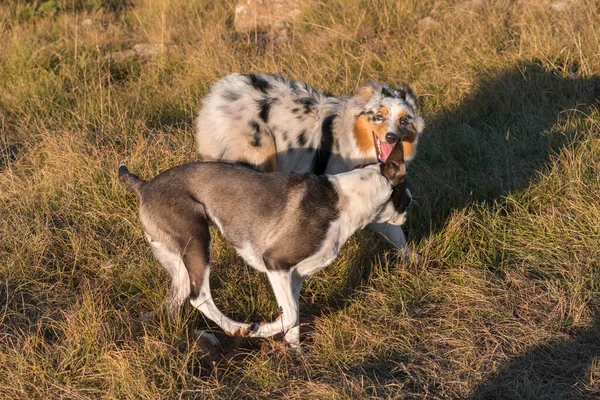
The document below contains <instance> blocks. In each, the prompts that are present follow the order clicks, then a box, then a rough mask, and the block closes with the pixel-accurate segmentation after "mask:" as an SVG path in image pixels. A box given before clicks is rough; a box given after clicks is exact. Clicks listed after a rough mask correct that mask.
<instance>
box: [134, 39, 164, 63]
mask: <svg viewBox="0 0 600 400" xmlns="http://www.w3.org/2000/svg"><path fill="white" fill-rule="evenodd" d="M165 51H166V47H165V46H164V45H162V44H160V43H140V44H136V45H135V46H133V52H134V53H135V55H136V56H138V57H139V58H141V59H142V60H150V59H152V58H154V57H156V56H157V55H159V54H162V53H164V52H165Z"/></svg>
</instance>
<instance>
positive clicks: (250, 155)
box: [196, 74, 425, 249]
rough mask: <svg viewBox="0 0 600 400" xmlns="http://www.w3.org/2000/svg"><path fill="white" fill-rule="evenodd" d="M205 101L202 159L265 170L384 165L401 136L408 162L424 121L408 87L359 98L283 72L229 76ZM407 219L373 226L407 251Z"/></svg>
mask: <svg viewBox="0 0 600 400" xmlns="http://www.w3.org/2000/svg"><path fill="white" fill-rule="evenodd" d="M203 103H204V104H203V106H202V108H201V109H200V112H199V114H198V117H197V119H196V140H197V143H198V151H199V152H200V155H201V157H202V158H203V160H205V161H218V160H220V161H227V162H241V163H246V164H249V165H251V166H253V167H255V168H257V169H259V170H262V171H267V172H272V171H285V172H297V173H306V172H311V173H316V174H336V173H340V172H346V171H349V170H351V169H353V168H354V167H356V166H357V165H361V164H370V163H375V162H377V161H378V160H379V161H382V162H385V161H386V159H387V157H388V156H389V155H390V153H391V151H392V149H393V147H394V144H395V143H396V142H397V141H398V140H401V141H402V144H403V149H404V159H405V160H406V161H407V162H408V161H410V160H411V159H412V158H413V157H414V156H415V151H416V145H417V142H418V139H419V135H420V134H421V132H422V131H423V128H424V126H425V124H424V122H423V119H422V118H421V117H420V116H419V114H418V110H417V108H418V98H417V96H416V94H415V93H414V91H413V90H412V89H411V88H410V86H408V85H407V84H402V85H401V86H400V87H398V88H391V87H390V86H388V85H385V84H383V83H380V82H369V83H366V84H364V85H361V86H360V87H358V89H357V91H356V93H355V94H354V96H350V97H341V98H338V97H333V96H330V95H328V94H325V93H322V92H319V91H318V90H316V89H315V88H313V87H311V86H309V85H308V84H306V83H302V82H296V81H293V80H289V79H285V78H282V77H279V76H273V75H260V74H230V75H227V76H225V77H224V78H222V79H221V80H219V81H218V82H217V83H215V84H214V85H213V87H212V88H211V90H210V92H209V93H208V94H207V95H206V96H205V97H204V100H203ZM403 197H404V198H406V197H407V196H403ZM408 197H409V198H410V196H408ZM405 219H406V216H405V213H404V212H403V213H398V214H397V215H396V216H394V217H393V218H392V219H391V220H390V221H388V222H387V223H381V224H374V225H372V226H371V228H372V229H374V230H375V231H378V232H381V233H382V234H383V235H384V236H385V237H386V238H388V239H389V240H390V241H391V242H392V243H393V244H394V245H395V246H396V247H397V248H399V249H404V246H405V245H406V240H405V237H404V233H403V232H402V229H401V227H400V225H401V224H402V223H404V221H405Z"/></svg>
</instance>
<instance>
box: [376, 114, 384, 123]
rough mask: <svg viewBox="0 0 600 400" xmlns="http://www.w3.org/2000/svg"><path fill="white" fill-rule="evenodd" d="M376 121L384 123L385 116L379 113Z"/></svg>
mask: <svg viewBox="0 0 600 400" xmlns="http://www.w3.org/2000/svg"><path fill="white" fill-rule="evenodd" d="M375 121H377V122H383V121H385V117H384V116H383V114H382V113H377V115H375Z"/></svg>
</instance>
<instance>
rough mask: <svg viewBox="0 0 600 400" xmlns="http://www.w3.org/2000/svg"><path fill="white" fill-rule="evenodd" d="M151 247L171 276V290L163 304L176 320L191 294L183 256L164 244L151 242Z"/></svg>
mask: <svg viewBox="0 0 600 400" xmlns="http://www.w3.org/2000/svg"><path fill="white" fill-rule="evenodd" d="M150 246H151V248H152V252H153V253H154V256H155V257H156V259H157V260H158V261H159V262H160V264H161V265H162V266H163V268H165V269H166V270H167V272H168V273H169V275H170V276H171V288H170V290H169V294H168V295H167V298H166V299H165V301H164V302H163V306H164V307H165V308H166V309H167V311H168V312H169V315H170V316H171V317H172V318H173V319H175V318H176V317H177V310H178V309H179V306H180V305H181V304H182V303H183V302H184V301H185V299H187V297H188V296H189V294H190V278H189V276H188V272H187V269H186V268H185V265H184V264H183V260H182V259H181V255H180V254H177V253H174V252H172V251H170V250H169V249H167V247H166V246H165V245H164V244H163V243H160V242H156V241H150Z"/></svg>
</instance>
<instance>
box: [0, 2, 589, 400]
mask: <svg viewBox="0 0 600 400" xmlns="http://www.w3.org/2000/svg"><path fill="white" fill-rule="evenodd" d="M234 7H235V2H233V1H229V2H227V3H220V2H212V1H188V0H161V1H158V0H155V1H152V0H136V1H133V3H131V4H125V2H119V1H115V0H74V1H71V0H68V1H67V0H50V1H45V2H44V1H33V2H31V1H28V2H25V1H19V0H8V1H4V2H2V4H1V5H0V283H1V285H0V366H1V368H0V397H1V398H15V399H17V398H18V399H21V398H40V399H42V398H43V399H48V398H69V399H79V398H111V399H112V398H124V399H125V398H131V399H139V398H151V399H155V398H203V399H204V398H280V397H285V398H315V399H343V398H407V399H414V398H432V399H439V398H484V399H489V398H505V399H516V398H529V399H534V398H536V399H537V398H546V399H569V398H594V397H598V396H600V367H599V365H600V364H599V360H598V357H599V354H600V335H599V334H600V329H599V327H600V323H599V320H598V317H597V315H598V311H599V308H600V307H599V306H600V293H599V289H600V275H599V273H600V265H599V263H598V260H599V259H600V240H599V239H600V207H599V204H600V178H599V176H600V174H599V172H600V162H599V161H598V160H600V108H599V107H598V106H599V103H598V98H599V97H600V82H599V78H598V74H600V51H599V43H600V23H599V21H600V12H599V8H600V5H599V4H598V2H596V1H589V0H581V1H564V2H558V1H549V0H548V1H546V0H525V1H498V2H487V1H478V0H470V1H467V2H462V3H457V2H449V1H437V0H428V1H402V2H395V1H372V2H367V1H348V2H346V1H342V0H332V1H327V2H315V4H314V6H313V7H312V9H310V10H308V11H306V12H305V13H304V14H303V15H302V16H301V18H300V19H299V20H298V21H297V22H296V23H295V25H294V26H293V27H292V29H291V30H290V37H289V39H288V40H287V41H283V42H280V43H274V42H270V41H259V42H258V43H257V42H255V41H254V35H248V36H245V35H239V34H234V33H233V32H232V29H231V24H232V19H233V10H234ZM88 19H89V20H91V24H90V23H88V22H86V23H85V24H82V22H83V21H85V20H88ZM138 43H160V44H163V45H165V46H166V48H167V49H168V51H167V52H166V53H165V54H163V55H161V56H160V57H157V58H155V59H152V60H150V61H145V62H142V61H140V60H137V59H131V60H127V61H124V62H122V63H115V62H113V61H111V60H110V57H109V56H110V54H112V53H114V52H116V51H122V50H127V49H131V48H132V47H133V46H134V45H135V44H138ZM233 71H244V72H246V71H258V72H268V73H275V74H280V75H284V76H288V77H292V78H296V79H299V80H303V81H307V82H309V83H310V84H312V85H314V86H316V87H318V88H322V89H324V90H329V91H331V92H333V93H335V94H348V93H351V92H352V91H353V90H354V89H355V87H356V85H357V84H359V83H360V82H364V81H367V80H370V79H376V80H381V81H385V82H389V83H391V84H398V83H400V82H401V81H408V82H410V83H411V84H412V85H413V86H414V88H415V89H416V91H417V93H419V94H420V95H421V99H422V115H423V116H424V118H425V120H426V122H427V124H428V128H427V130H426V133H425V135H424V137H423V139H422V141H421V144H420V148H419V154H418V156H417V159H416V160H415V162H414V163H413V164H411V166H410V169H409V175H410V177H409V178H410V185H411V187H412V188H413V193H414V194H415V199H416V204H414V206H413V207H412V208H411V210H410V217H409V221H408V223H407V229H408V232H409V237H410V240H411V246H413V247H414V248H415V249H416V250H417V251H418V252H419V253H420V254H421V256H422V262H421V263H401V262H400V261H399V259H398V258H397V256H396V255H395V254H394V253H393V252H390V251H388V250H386V248H385V246H384V245H383V243H381V241H380V239H379V238H377V237H376V236H375V235H372V234H371V233H369V232H359V233H358V234H357V235H356V236H355V238H353V239H352V240H351V241H350V242H349V243H348V244H347V245H346V246H345V248H344V249H343V252H342V254H341V256H340V257H339V259H338V260H337V261H336V262H335V263H334V264H333V265H332V266H331V267H329V268H328V269H326V270H325V271H324V272H323V273H320V274H318V275H317V276H315V277H313V278H311V279H310V280H309V281H308V282H307V284H306V285H305V290H304V291H303V295H302V306H301V311H302V319H303V322H304V324H305V328H306V329H305V330H306V332H305V334H304V335H303V337H302V339H303V342H304V344H305V347H306V350H307V356H306V357H305V358H303V359H297V358H294V357H291V356H289V355H287V354H285V353H284V352H282V351H281V349H280V346H279V345H278V343H277V342H276V341H270V340H269V341H263V342H247V341H241V340H226V338H224V337H223V336H222V335H220V334H219V333H218V331H217V332H216V333H217V335H219V337H220V338H222V339H223V349H222V352H221V353H220V354H212V353H209V352H207V351H206V348H205V347H204V346H203V343H202V342H201V341H200V340H198V338H197V337H196V336H195V334H194V330H195V329H206V328H207V324H206V322H205V321H204V320H203V318H202V317H201V316H200V315H199V314H198V313H197V312H195V311H194V310H191V309H190V307H186V308H185V309H184V310H183V311H182V313H181V318H180V320H179V321H177V322H171V321H169V320H167V319H166V318H165V317H164V316H162V315H160V314H159V315H157V316H156V317H155V318H153V319H152V320H150V321H146V322H144V321H143V320H142V319H141V318H140V316H141V315H142V314H144V313H145V312H147V311H151V310H156V309H158V308H159V305H160V303H161V302H162V299H163V297H164V295H165V293H166V290H167V283H166V274H165V273H164V271H162V270H161V268H160V267H158V265H157V264H156V262H155V261H154V260H153V258H152V256H151V254H150V251H149V248H148V246H147V244H146V243H145V242H144V240H143V236H142V232H141V229H140V227H139V223H138V221H137V217H136V206H135V202H134V201H133V199H132V197H131V196H130V195H129V194H128V193H127V192H126V190H125V189H124V188H123V187H122V186H121V185H120V184H119V182H118V180H117V178H116V167H117V165H118V164H119V162H120V161H123V160H127V162H128V165H129V166H130V167H131V169H132V170H134V171H136V173H139V174H140V175H142V176H144V177H150V176H153V175H154V174H156V173H157V172H159V171H161V170H163V169H166V168H168V167H170V166H173V165H175V164H179V163H183V162H186V161H191V160H195V159H197V153H196V151H195V143H194V140H193V127H192V120H193V117H194V113H195V111H196V110H197V108H198V106H199V104H200V99H201V97H202V95H203V94H204V93H205V92H206V90H207V89H208V88H209V87H210V86H211V85H212V84H213V83H214V82H215V81H216V80H217V79H218V78H219V77H220V76H222V75H224V74H226V73H228V72H233ZM212 251H213V262H214V266H213V270H214V271H215V274H214V286H215V298H216V299H217V303H218V304H219V306H220V307H221V308H222V309H223V310H224V312H225V313H227V314H228V315H231V316H233V317H235V318H238V319H243V320H248V321H249V320H257V319H258V320H260V319H270V318H272V317H273V316H274V314H275V312H276V306H275V302H274V299H273V298H272V294H271V293H270V289H269V287H268V285H267V282H266V280H265V279H264V277H262V276H259V275H258V274H256V273H255V272H254V271H253V270H252V269H251V268H249V267H247V266H245V265H244V264H243V262H242V261H241V260H240V259H239V258H237V257H236V256H235V253H234V251H233V249H232V248H231V247H229V246H228V245H227V243H225V242H223V241H222V240H216V241H215V243H214V246H213V249H212Z"/></svg>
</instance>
